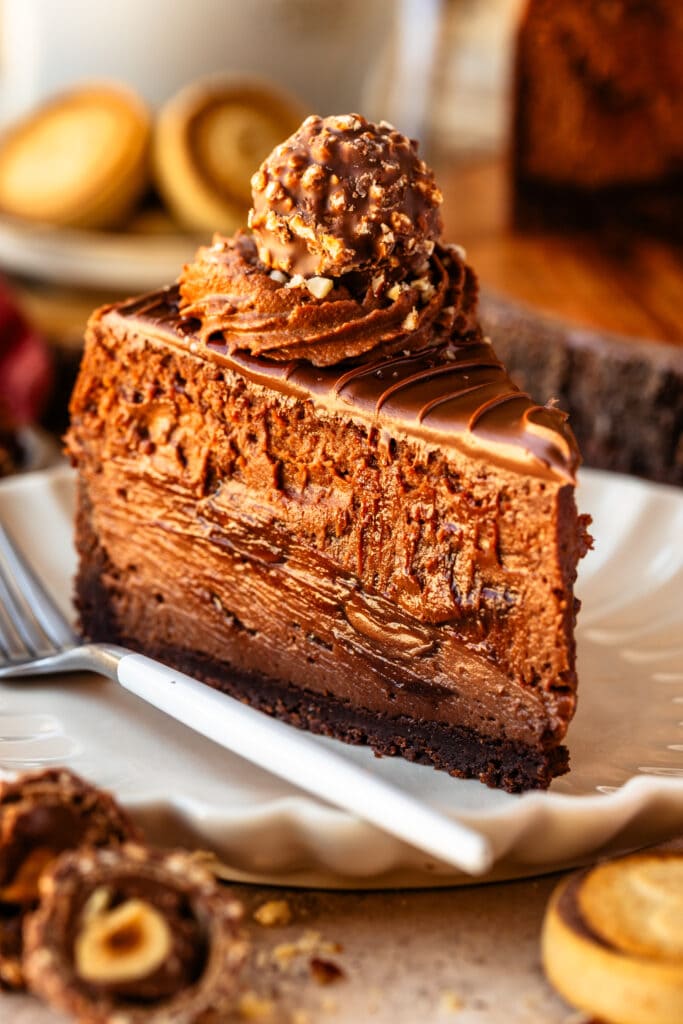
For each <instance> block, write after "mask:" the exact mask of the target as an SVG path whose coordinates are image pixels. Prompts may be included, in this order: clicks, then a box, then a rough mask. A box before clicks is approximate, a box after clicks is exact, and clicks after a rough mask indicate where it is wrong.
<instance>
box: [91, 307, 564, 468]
mask: <svg viewBox="0 0 683 1024" xmlns="http://www.w3.org/2000/svg"><path fill="white" fill-rule="evenodd" d="M109 315H110V316H112V317H117V318H118V317H123V318H125V320H126V321H128V322H130V320H136V319H137V320H139V321H140V322H141V329H142V330H144V332H145V333H148V334H149V333H151V334H156V335H158V336H159V337H162V338H163V339H164V340H165V341H166V342H167V343H169V344H172V345H176V346H178V347H181V348H183V349H185V350H188V349H189V350H190V351H192V352H196V354H197V355H198V356H200V357H201V358H208V359H211V360H212V361H214V362H217V363H219V364H220V365H222V366H225V367H226V368H228V369H230V370H232V371H233V372H236V373H238V374H241V375H242V376H244V377H246V378H248V379H249V380H251V381H253V382H254V383H257V384H260V385H262V386H264V387H266V388H269V389H271V390H273V391H276V392H279V393H280V394H284V395H286V396H287V397H292V398H298V399H300V400H302V401H312V402H313V403H314V404H315V405H316V406H317V407H319V408H321V409H323V410H325V411H327V412H329V413H330V414H332V415H338V416H345V417H350V418H352V419H355V420H357V421H359V422H362V423H364V424H366V425H369V426H376V427H381V428H384V429H386V430H388V431H390V432H391V433H394V434H395V433H400V434H402V435H406V436H408V437H410V438H413V439H416V440H419V441H420V442H422V443H425V444H427V445H429V446H434V447H436V446H441V447H445V448H454V449H457V450H460V451H466V452H469V453H473V452H474V453H476V452H479V453H481V454H482V455H485V457H486V458H487V460H488V461H491V462H494V463H496V464H498V465H502V466H508V467H514V468H516V469H519V468H520V467H522V468H523V469H524V470H525V471H526V472H529V473H531V474H534V475H537V476H547V477H548V478H550V479H559V480H564V481H569V482H571V481H573V480H574V474H575V472H576V469H577V467H578V464H579V452H578V448H577V445H576V441H575V439H574V435H573V433H572V431H571V428H570V427H569V425H568V423H567V416H566V414H565V413H563V412H561V411H560V410H559V409H556V408H553V407H547V406H539V405H536V404H535V403H534V402H533V401H532V399H531V398H529V396H528V395H527V394H525V393H524V392H522V391H520V390H519V389H518V388H516V387H515V385H514V384H513V383H512V381H511V380H510V378H509V377H508V375H507V373H506V371H505V368H504V366H503V365H502V364H501V363H500V361H499V360H498V358H497V357H496V354H495V352H494V351H493V348H492V347H491V345H490V344H489V342H488V341H487V340H486V339H481V338H478V339H476V340H474V341H470V342H468V343H458V342H457V341H455V340H453V339H450V338H445V339H443V338H442V340H441V341H440V342H438V343H436V344H434V343H432V344H430V345H426V346H425V347H424V348H422V349H420V350H418V351H415V352H410V351H407V352H405V353H404V352H401V353H400V354H393V355H389V356H387V355H382V356H380V357H378V358H368V359H366V360H365V361H364V362H356V363H355V364H354V365H349V363H348V362H347V363H343V364H341V365H339V366H325V367H316V366H313V365H312V364H311V363H310V362H309V361H308V360H305V359H290V360H288V361H287V362H284V361H281V362H275V361H274V360H272V359H266V358H263V357H260V356H255V355H252V354H251V353H249V352H246V351H243V350H231V348H230V346H229V345H228V344H227V342H226V341H225V339H224V338H223V337H222V336H220V335H219V336H216V337H214V338H209V339H207V341H206V344H201V340H200V337H201V336H200V334H199V333H198V332H199V331H200V330H201V325H200V323H199V322H198V321H197V320H190V319H187V318H186V317H184V316H183V314H182V313H181V311H180V307H179V297H178V291H177V289H176V288H171V289H166V290H164V291H161V292H157V293H154V294H153V295H148V296H144V297H142V298H140V299H135V300H132V301H131V302H128V303H125V304H123V305H121V306H118V307H116V308H115V309H114V310H112V312H111V313H110V314H109ZM380 414H381V422H378V415H380Z"/></svg>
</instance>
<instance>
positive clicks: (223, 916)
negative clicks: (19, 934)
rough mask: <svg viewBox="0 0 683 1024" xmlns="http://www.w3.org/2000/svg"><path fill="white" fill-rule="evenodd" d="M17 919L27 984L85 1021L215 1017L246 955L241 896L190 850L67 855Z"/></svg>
mask: <svg viewBox="0 0 683 1024" xmlns="http://www.w3.org/2000/svg"><path fill="white" fill-rule="evenodd" d="M40 896H41V899H40V905H39V907H38V909H37V910H36V911H35V912H34V913H33V914H32V915H31V916H30V917H29V918H28V919H27V920H26V922H25V927H24V941H25V953H24V969H25V973H26V977H27V981H28V984H29V987H30V988H31V990H32V991H34V992H35V993H36V994H37V995H38V996H40V997H41V998H42V999H44V1000H45V1001H46V1002H47V1003H49V1004H50V1005H52V1006H54V1007H55V1008H57V1009H61V1010H64V1011H66V1012H67V1013H71V1014H73V1015H74V1016H75V1017H76V1018H77V1019H78V1020H79V1021H81V1022H84V1024H111V1022H113V1021H124V1020H125V1022H126V1024H162V1022H163V1024H193V1022H195V1021H198V1020H199V1019H200V1018H201V1017H202V1015H203V1014H205V1013H207V1012H208V1011H211V1012H212V1013H213V1014H214V1016H215V1019H217V1020H223V1019H225V1017H224V1015H225V1014H227V1013H228V1012H229V1010H230V1008H231V1006H232V1005H233V1004H234V1002H235V996H236V991H237V975H238V972H239V969H240V968H241V966H242V963H243V960H244V958H245V955H246V950H247V946H246V942H245V940H244V938H243V936H242V935H241V932H240V921H241V919H242V907H241V904H240V903H239V902H238V901H237V900H235V899H234V898H233V897H232V896H230V895H229V893H228V891H227V890H226V889H224V888H222V887H221V886H220V885H219V884H218V883H217V882H216V880H215V878H214V877H213V876H212V875H211V874H210V873H209V872H208V871H207V870H206V869H205V868H204V867H202V866H201V865H200V864H199V863H198V861H197V858H196V857H195V856H193V855H192V854H188V853H185V852H182V851H174V852H171V853H164V852H161V851H155V850H150V849H149V848H146V847H143V846H139V845H137V844H133V843H131V844H126V845H124V846H121V847H118V848H115V849H108V850H103V849H101V850H85V851H84V850H80V851H73V852H70V853H65V854H63V855H62V857H60V858H59V860H58V861H56V862H55V863H54V864H53V866H52V868H51V869H50V870H49V871H48V872H46V873H45V874H43V875H42V877H41V882H40Z"/></svg>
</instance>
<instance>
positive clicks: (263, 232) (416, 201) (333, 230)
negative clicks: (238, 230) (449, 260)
mask: <svg viewBox="0 0 683 1024" xmlns="http://www.w3.org/2000/svg"><path fill="white" fill-rule="evenodd" d="M251 184H252V197H253V204H254V205H253V209H252V211H251V214H250V226H251V228H252V230H253V232H254V235H255V237H256V242H257V246H258V254H259V259H260V260H261V262H262V263H263V264H265V266H267V267H271V268H273V269H274V270H280V271H283V272H284V273H287V274H295V273H299V274H303V275H304V276H307V277H308V276H315V275H319V276H322V277H333V278H335V277H340V276H341V275H343V274H347V273H350V272H352V271H367V270H370V269H372V268H374V267H375V266H376V265H378V264H381V265H382V267H384V268H385V269H386V271H387V272H388V273H389V275H390V276H391V277H393V278H394V279H401V278H403V277H406V276H407V275H408V274H409V273H411V272H412V271H414V270H415V269H417V268H418V267H419V266H421V265H423V264H424V263H425V260H426V259H428V258H429V257H430V256H431V254H432V252H433V249H434V243H435V242H436V241H437V239H438V238H439V236H440V234H441V229H442V222H441V213H440V207H441V202H442V196H441V192H440V191H439V189H438V188H437V186H436V184H435V182H434V176H433V174H432V172H431V170H430V169H429V168H428V167H427V165H426V164H425V162H424V161H423V160H421V159H420V157H419V156H418V155H417V145H416V143H415V142H413V141H412V140H410V139H407V138H406V137H405V136H404V135H402V134H401V133H400V132H399V131H397V130H396V129H395V128H393V127H392V126H391V125H390V124H387V123H386V121H382V122H380V124H378V125H376V124H372V123H371V122H369V121H366V120H365V118H363V117H361V116H360V115H359V114H347V115H344V116H341V117H326V118H321V117H317V116H312V117H308V118H306V120H305V121H304V123H303V124H302V125H301V127H300V128H299V130H298V131H297V132H295V133H294V135H292V136H290V138H288V139H287V140H286V141H285V142H283V143H282V144H281V145H280V146H277V147H276V148H275V149H274V150H273V152H272V153H271V154H270V156H269V157H268V158H267V160H265V161H264V162H263V163H262V164H261V167H260V168H259V170H258V171H257V172H256V174H254V176H253V177H252V180H251Z"/></svg>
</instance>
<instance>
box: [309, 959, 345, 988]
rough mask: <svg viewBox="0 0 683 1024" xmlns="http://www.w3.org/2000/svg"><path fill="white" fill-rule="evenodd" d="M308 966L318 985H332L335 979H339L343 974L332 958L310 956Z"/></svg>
mask: <svg viewBox="0 0 683 1024" xmlns="http://www.w3.org/2000/svg"><path fill="white" fill-rule="evenodd" d="M309 967H310V969H311V974H312V975H313V978H314V979H315V980H316V981H317V982H318V984H319V985H333V984H334V982H335V981H341V980H342V978H343V977H344V976H345V975H344V971H343V970H342V969H341V967H339V965H338V964H335V963H333V961H332V960H323V959H322V957H319V956H314V957H311V960H310V963H309Z"/></svg>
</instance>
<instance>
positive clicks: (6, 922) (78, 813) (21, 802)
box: [0, 768, 139, 988]
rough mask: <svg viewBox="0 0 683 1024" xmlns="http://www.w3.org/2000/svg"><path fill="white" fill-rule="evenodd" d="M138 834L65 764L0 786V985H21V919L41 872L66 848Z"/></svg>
mask: <svg viewBox="0 0 683 1024" xmlns="http://www.w3.org/2000/svg"><path fill="white" fill-rule="evenodd" d="M138 836H139V832H138V830H137V829H136V828H135V826H134V825H133V823H132V822H131V821H130V819H129V818H128V816H127V814H126V813H125V812H124V811H123V809H122V808H121V807H119V805H118V804H117V803H116V801H115V800H114V799H113V797H111V796H110V794H109V793H105V792H103V791H102V790H100V789H97V788H96V787H95V786H91V785H90V784H89V783H87V782H85V781H84V780H83V779H80V778H79V777H78V776H77V775H74V774H73V773H72V772H70V771H67V770H66V769H64V768H60V769H52V768H51V769H48V770H42V771H36V772H27V773H26V774H25V775H20V776H19V777H18V778H17V779H15V780H14V781H12V782H4V783H2V784H0V987H3V988H21V987H23V984H24V981H23V971H22V966H21V955H22V937H21V934H22V921H23V918H24V916H25V915H26V914H27V913H28V912H29V911H31V910H32V909H33V908H34V907H35V905H36V903H37V901H38V886H39V881H40V877H41V874H42V873H43V871H44V870H45V869H46V868H48V866H49V865H50V864H51V863H52V862H53V861H54V860H55V859H56V857H57V856H58V855H59V854H60V853H62V852H63V851H64V850H70V849H74V848H75V847H77V846H83V845H87V846H93V847H94V846H107V845H115V844H117V843H122V842H124V841H126V840H130V839H136V838H138Z"/></svg>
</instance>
